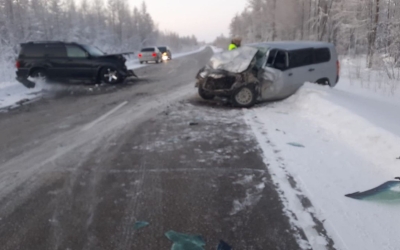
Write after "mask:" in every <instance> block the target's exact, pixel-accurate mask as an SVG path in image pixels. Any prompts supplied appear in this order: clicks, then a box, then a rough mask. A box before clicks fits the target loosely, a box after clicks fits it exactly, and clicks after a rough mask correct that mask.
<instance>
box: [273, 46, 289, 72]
mask: <svg viewBox="0 0 400 250" xmlns="http://www.w3.org/2000/svg"><path fill="white" fill-rule="evenodd" d="M274 68H276V69H279V70H284V69H286V68H287V56H286V52H285V51H282V50H278V51H277V53H276V56H275V62H274Z"/></svg>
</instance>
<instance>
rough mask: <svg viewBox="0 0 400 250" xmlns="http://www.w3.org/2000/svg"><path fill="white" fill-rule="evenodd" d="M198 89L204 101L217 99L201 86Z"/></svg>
mask: <svg viewBox="0 0 400 250" xmlns="http://www.w3.org/2000/svg"><path fill="white" fill-rule="evenodd" d="M198 89H199V96H200V97H201V98H203V99H204V100H212V99H214V98H215V95H212V94H209V93H207V92H206V91H204V89H203V88H202V87H201V86H199V88H198Z"/></svg>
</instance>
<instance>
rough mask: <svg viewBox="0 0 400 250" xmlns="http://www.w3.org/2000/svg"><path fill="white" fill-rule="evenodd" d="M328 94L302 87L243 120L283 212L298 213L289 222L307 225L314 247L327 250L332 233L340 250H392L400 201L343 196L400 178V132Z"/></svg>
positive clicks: (396, 240) (399, 240) (396, 241)
mask: <svg viewBox="0 0 400 250" xmlns="http://www.w3.org/2000/svg"><path fill="white" fill-rule="evenodd" d="M331 91H334V90H331V89H329V88H320V87H318V86H315V85H312V84H307V85H306V86H305V87H304V88H302V89H301V90H300V91H299V92H298V93H297V94H296V95H294V96H292V97H291V98H289V99H287V100H285V101H282V102H280V103H273V104H266V105H264V106H262V107H258V108H255V109H253V110H246V111H244V112H245V117H246V121H247V122H248V124H249V125H250V127H251V128H252V129H253V131H254V134H255V135H256V137H257V139H258V141H259V143H260V146H261V149H262V150H263V152H264V155H265V162H266V163H267V164H269V169H270V171H271V173H272V176H273V179H274V181H275V182H276V184H277V185H278V186H279V189H280V190H281V191H282V199H283V201H284V203H285V204H286V209H287V210H288V215H289V216H291V214H292V213H294V214H295V216H291V218H292V222H293V224H294V225H295V226H300V227H302V228H303V229H305V233H306V235H307V237H308V238H309V240H310V244H311V245H312V248H313V249H325V248H324V247H323V246H324V245H326V244H327V243H328V242H329V239H330V238H332V239H333V241H334V242H335V247H336V248H337V249H349V250H352V249H364V250H369V249H370V250H376V249H397V248H398V246H399V245H400V238H399V237H398V225H399V223H400V210H399V207H398V205H399V202H400V201H399V202H397V203H374V202H366V201H358V200H353V199H349V198H347V197H345V196H344V195H345V194H348V193H353V192H356V191H364V190H367V189H371V188H373V187H376V186H378V185H380V184H382V183H383V182H386V181H388V180H391V179H393V178H394V177H395V176H398V175H399V173H400V172H399V164H400V162H399V160H396V158H397V157H399V156H400V137H399V136H397V135H395V134H393V133H390V132H388V131H386V130H384V129H382V128H380V127H378V126H376V125H375V124H374V123H371V122H370V121H369V120H367V119H364V118H363V117H361V116H359V115H357V114H355V113H353V112H351V111H349V110H348V109H346V108H345V107H343V106H341V105H338V104H337V103H336V102H335V100H334V99H332V98H330V99H329V98H328V96H329V92H331ZM338 100H339V99H338ZM291 142H294V143H299V144H302V145H304V148H300V147H293V146H291V145H289V144H288V143H291ZM304 197H307V198H308V199H309V200H310V201H311V204H312V206H307V202H304ZM314 217H315V218H316V219H317V221H320V222H321V223H322V222H323V225H324V227H325V228H326V229H327V231H328V232H327V235H326V236H324V235H321V233H317V232H316V231H315V229H314V228H317V227H318V223H316V222H315V220H313V219H312V218H314Z"/></svg>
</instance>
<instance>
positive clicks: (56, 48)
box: [46, 45, 67, 58]
mask: <svg viewBox="0 0 400 250" xmlns="http://www.w3.org/2000/svg"><path fill="white" fill-rule="evenodd" d="M46 56H48V57H52V58H54V57H66V56H67V50H66V49H65V47H64V46H63V45H48V46H46Z"/></svg>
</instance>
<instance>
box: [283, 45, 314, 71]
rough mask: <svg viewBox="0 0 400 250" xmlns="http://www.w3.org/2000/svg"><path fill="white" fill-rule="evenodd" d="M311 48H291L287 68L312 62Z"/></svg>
mask: <svg viewBox="0 0 400 250" xmlns="http://www.w3.org/2000/svg"><path fill="white" fill-rule="evenodd" d="M313 55H314V54H313V49H300V50H292V51H290V52H289V68H298V67H302V66H307V65H311V64H313Z"/></svg>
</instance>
